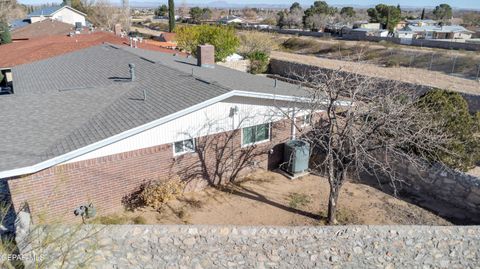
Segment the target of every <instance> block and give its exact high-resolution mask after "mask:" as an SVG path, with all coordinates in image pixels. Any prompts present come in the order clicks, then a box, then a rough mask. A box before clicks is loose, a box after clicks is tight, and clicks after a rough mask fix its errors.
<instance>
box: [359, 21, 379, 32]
mask: <svg viewBox="0 0 480 269" xmlns="http://www.w3.org/2000/svg"><path fill="white" fill-rule="evenodd" d="M352 28H353V29H357V28H361V29H372V30H379V29H381V28H382V27H381V25H380V23H376V22H368V21H356V22H354V23H353V27H352Z"/></svg>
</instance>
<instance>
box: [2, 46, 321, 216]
mask: <svg viewBox="0 0 480 269" xmlns="http://www.w3.org/2000/svg"><path fill="white" fill-rule="evenodd" d="M199 55H200V57H199V59H194V58H192V57H184V56H179V55H173V54H166V53H160V52H157V51H149V50H143V49H134V48H130V47H126V46H118V45H112V44H102V45H98V46H93V47H89V48H86V49H82V50H77V51H74V52H70V53H66V54H62V55H59V56H56V57H52V58H48V59H44V60H40V61H36V62H32V63H27V64H23V65H18V66H15V67H13V68H12V69H11V71H12V73H13V91H12V93H11V94H5V95H0V103H1V104H2V116H1V117H0V132H1V133H2V140H0V148H1V149H2V150H1V151H0V179H2V181H3V183H5V184H6V185H7V188H6V190H8V192H9V197H10V198H11V202H12V203H13V206H14V209H15V210H18V209H19V208H20V207H21V206H22V204H23V203H24V202H27V203H28V204H29V207H30V211H31V212H32V214H33V216H34V218H36V219H40V217H43V218H44V219H46V220H48V221H55V220H64V221H73V220H74V218H75V217H74V215H73V213H72V212H73V210H74V209H75V208H77V207H78V206H80V205H84V204H87V203H88V204H90V203H92V204H93V205H94V206H95V208H96V209H97V212H98V213H99V214H109V213H113V212H115V211H116V210H119V209H122V208H124V206H125V202H126V201H128V197H130V194H131V193H133V192H135V191H136V190H138V188H139V187H140V186H141V185H142V184H143V183H145V182H147V181H149V180H155V179H167V178H172V177H180V178H182V179H184V180H188V182H189V184H188V186H189V188H191V189H196V188H201V187H202V186H204V185H205V184H206V182H208V180H211V179H212V178H219V180H225V179H224V178H223V177H222V175H225V174H228V173H233V172H234V171H236V170H235V169H237V167H238V166H240V165H242V166H245V169H247V170H244V171H250V170H249V169H254V168H264V169H268V168H272V169H273V168H277V167H278V166H279V164H280V163H282V162H283V143H284V142H285V141H287V140H289V139H292V138H298V137H301V135H302V130H297V129H296V128H294V127H293V126H292V124H291V121H290V120H287V119H286V116H285V115H289V116H290V117H291V118H293V119H297V120H299V121H302V124H301V125H302V126H308V125H309V124H310V123H311V120H312V117H311V113H310V112H309V111H307V110H305V102H307V101H306V99H305V96H306V94H307V92H306V91H305V90H303V89H301V88H299V87H298V86H296V85H292V84H288V83H285V82H281V81H275V80H273V79H270V78H266V77H261V76H254V75H251V74H247V73H242V72H238V71H235V70H232V69H229V68H224V67H221V66H217V65H215V63H214V49H213V47H212V46H200V47H199ZM280 109H281V110H280ZM319 113H320V111H319ZM315 115H317V114H315ZM209 141H210V142H209ZM249 154H251V155H249ZM249 156H250V157H252V158H248V157H249ZM219 162H222V164H223V165H221V166H219V165H217V164H219ZM218 169H225V170H218ZM77 221H78V220H77Z"/></svg>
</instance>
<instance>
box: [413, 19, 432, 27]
mask: <svg viewBox="0 0 480 269" xmlns="http://www.w3.org/2000/svg"><path fill="white" fill-rule="evenodd" d="M437 24H438V22H437V21H435V20H430V19H424V20H421V19H415V20H407V21H406V25H412V26H419V27H421V26H435V25H437Z"/></svg>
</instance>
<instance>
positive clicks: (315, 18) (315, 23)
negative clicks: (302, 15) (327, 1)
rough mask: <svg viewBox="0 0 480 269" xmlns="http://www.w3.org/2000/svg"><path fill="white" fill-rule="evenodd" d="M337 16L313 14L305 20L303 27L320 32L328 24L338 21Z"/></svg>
mask: <svg viewBox="0 0 480 269" xmlns="http://www.w3.org/2000/svg"><path fill="white" fill-rule="evenodd" d="M338 16H339V15H330V14H324V13H320V14H314V15H312V16H309V17H307V18H306V19H305V26H306V27H308V28H310V29H314V30H322V31H323V29H324V28H325V27H326V26H327V25H329V24H334V23H336V22H338V21H339V18H338Z"/></svg>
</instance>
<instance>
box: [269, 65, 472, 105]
mask: <svg viewBox="0 0 480 269" xmlns="http://www.w3.org/2000/svg"><path fill="white" fill-rule="evenodd" d="M317 71H320V72H325V73H328V72H332V71H334V70H332V69H328V68H322V67H318V66H312V65H307V64H300V63H295V62H289V61H283V60H279V59H271V60H270V73H271V74H274V75H278V76H281V77H284V78H290V79H295V76H299V75H305V76H308V75H309V74H312V73H315V72H317ZM340 72H343V73H345V75H347V74H348V72H345V71H340ZM359 77H365V78H366V76H362V75H359ZM384 81H385V82H387V81H388V80H384ZM404 85H406V86H407V87H409V88H411V89H414V90H416V91H417V92H418V93H420V94H421V93H424V92H425V91H428V90H430V89H431V88H432V87H429V86H426V85H418V84H412V83H407V82H405V83H404ZM460 94H461V95H462V96H463V97H464V98H465V100H466V101H467V103H468V107H469V109H470V112H477V111H480V95H474V94H469V93H460Z"/></svg>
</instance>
